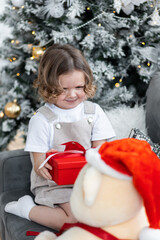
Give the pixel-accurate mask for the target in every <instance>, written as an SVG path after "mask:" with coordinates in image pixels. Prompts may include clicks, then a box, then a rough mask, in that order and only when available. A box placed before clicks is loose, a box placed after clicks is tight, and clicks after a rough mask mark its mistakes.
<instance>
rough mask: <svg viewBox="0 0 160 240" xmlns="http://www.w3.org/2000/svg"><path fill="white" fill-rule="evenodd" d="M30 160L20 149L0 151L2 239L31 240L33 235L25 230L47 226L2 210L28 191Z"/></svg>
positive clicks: (0, 232)
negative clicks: (27, 233) (27, 234)
mask: <svg viewBox="0 0 160 240" xmlns="http://www.w3.org/2000/svg"><path fill="white" fill-rule="evenodd" d="M31 167H32V166H31V161H30V156H29V153H28V152H24V151H23V149H21V150H14V151H6V152H1V153H0V236H1V238H2V240H20V239H21V240H32V239H34V238H35V237H34V236H26V232H27V231H28V230H29V231H36V232H42V231H44V230H49V231H53V230H51V229H49V228H46V227H44V226H41V225H39V224H36V223H34V222H32V221H28V220H26V219H23V218H20V217H18V216H15V215H13V214H9V213H6V212H5V211H4V207H5V205H6V204H7V203H8V202H10V201H15V200H18V198H20V197H21V196H23V195H25V194H29V195H31V196H32V193H31V192H30V172H31Z"/></svg>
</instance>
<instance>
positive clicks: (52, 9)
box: [43, 0, 64, 18]
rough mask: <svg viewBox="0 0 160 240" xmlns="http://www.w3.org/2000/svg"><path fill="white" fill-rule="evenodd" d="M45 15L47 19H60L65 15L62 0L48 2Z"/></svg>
mask: <svg viewBox="0 0 160 240" xmlns="http://www.w3.org/2000/svg"><path fill="white" fill-rule="evenodd" d="M43 14H47V17H50V16H51V17H54V18H60V17H62V16H63V14H64V7H63V1H60V0H47V1H46V2H45V7H44V8H43Z"/></svg>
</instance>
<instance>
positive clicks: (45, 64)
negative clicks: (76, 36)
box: [33, 44, 96, 103]
mask: <svg viewBox="0 0 160 240" xmlns="http://www.w3.org/2000/svg"><path fill="white" fill-rule="evenodd" d="M74 70H77V71H82V72H83V73H84V76H85V86H84V91H85V93H86V96H87V97H88V98H91V97H93V96H94V94H95V90H96V87H95V86H94V84H93V74H92V71H91V69H90V67H89V64H88V63H87V61H86V59H85V57H84V56H83V54H82V52H81V51H80V50H78V49H76V48H74V47H73V46H71V45H69V44H65V45H60V44H53V45H52V46H50V47H49V48H47V50H46V51H45V53H44V54H43V56H42V58H41V61H40V64H39V69H38V78H37V79H36V80H35V81H34V85H33V86H34V87H35V88H38V93H39V95H40V96H41V97H42V98H43V100H44V101H45V102H48V103H54V102H55V100H56V98H57V96H58V95H60V94H61V93H62V92H63V89H62V88H61V86H60V84H59V76H60V75H62V74H66V73H68V72H72V71H74Z"/></svg>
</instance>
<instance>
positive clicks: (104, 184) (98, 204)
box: [36, 138, 160, 240]
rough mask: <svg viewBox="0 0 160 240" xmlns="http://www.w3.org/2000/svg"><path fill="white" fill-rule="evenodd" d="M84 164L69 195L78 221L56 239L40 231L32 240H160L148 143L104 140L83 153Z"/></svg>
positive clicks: (157, 177)
mask: <svg viewBox="0 0 160 240" xmlns="http://www.w3.org/2000/svg"><path fill="white" fill-rule="evenodd" d="M86 160H87V162H88V164H86V165H85V166H84V167H83V169H82V170H81V172H80V173H79V175H78V178H77V180H76V182H75V184H74V188H73V193H72V195H71V208H72V211H73V214H74V216H75V217H76V218H77V221H78V223H77V224H74V225H73V226H72V227H71V228H69V229H68V230H66V231H64V232H63V233H62V234H61V235H60V236H58V237H57V238H56V235H54V234H51V233H50V232H42V233H40V234H39V235H38V236H37V237H36V240H40V239H43V240H52V239H57V240H71V239H74V240H82V239H87V240H96V239H97V240H98V239H106V240H118V239H120V240H122V239H123V240H126V239H127V240H138V239H139V240H160V190H159V188H160V160H159V158H158V157H157V156H156V154H155V153H154V152H152V150H151V147H150V145H149V144H148V143H147V142H146V141H143V140H138V139H133V138H126V139H120V140H115V141H112V142H106V143H104V144H102V145H101V146H100V147H99V148H95V149H94V148H93V149H89V150H88V151H87V152H86ZM67 227H68V225H66V229H67ZM69 227H70V225H69ZM64 229H65V226H64Z"/></svg>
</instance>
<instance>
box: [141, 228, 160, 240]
mask: <svg viewBox="0 0 160 240" xmlns="http://www.w3.org/2000/svg"><path fill="white" fill-rule="evenodd" d="M139 240H160V229H154V228H148V227H146V228H144V229H142V231H141V232H140V234H139Z"/></svg>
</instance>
